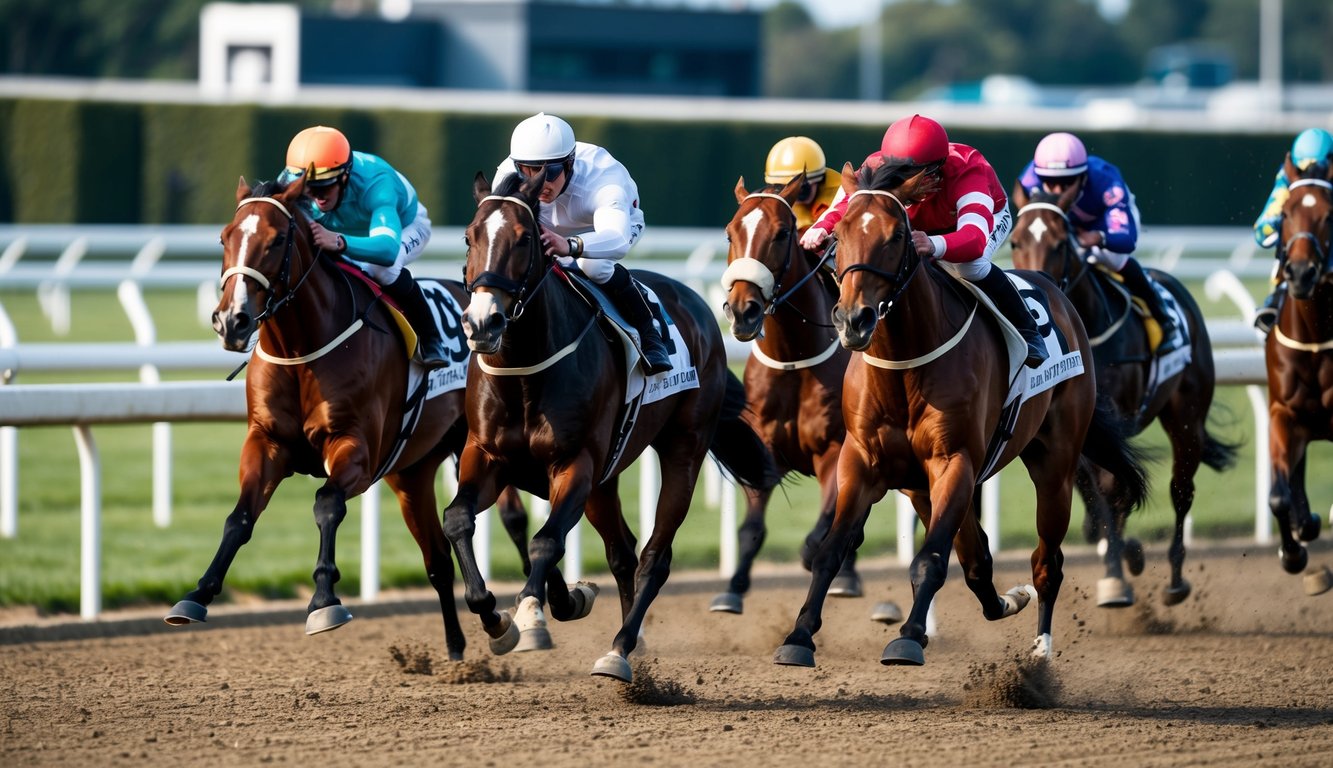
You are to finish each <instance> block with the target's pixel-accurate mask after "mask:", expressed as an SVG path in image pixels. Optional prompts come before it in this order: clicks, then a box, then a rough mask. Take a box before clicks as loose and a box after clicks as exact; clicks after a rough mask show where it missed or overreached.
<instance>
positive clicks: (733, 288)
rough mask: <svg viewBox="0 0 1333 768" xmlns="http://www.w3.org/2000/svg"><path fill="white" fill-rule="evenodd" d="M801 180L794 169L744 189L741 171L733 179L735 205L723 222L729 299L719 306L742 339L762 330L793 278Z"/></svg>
mask: <svg viewBox="0 0 1333 768" xmlns="http://www.w3.org/2000/svg"><path fill="white" fill-rule="evenodd" d="M803 180H804V177H803V176H801V175H797V176H795V177H793V178H792V179H791V181H788V182H787V183H786V184H782V185H779V184H770V185H768V186H765V187H762V188H760V189H759V190H758V191H756V192H748V191H747V190H746V188H745V177H743V176H742V177H741V178H740V179H739V180H738V181H737V182H736V190H735V191H736V202H737V204H738V207H737V209H736V214H735V215H734V216H732V217H731V223H729V224H727V244H728V245H727V270H726V272H724V273H723V274H722V289H723V290H724V291H726V292H727V299H726V302H725V303H724V304H723V305H722V311H723V313H725V314H726V316H727V319H728V320H730V321H731V332H732V334H733V335H735V337H736V338H737V339H740V340H741V341H750V340H751V339H754V338H755V337H757V336H759V335H760V333H761V332H762V331H763V329H764V317H765V315H768V314H771V313H772V312H773V310H774V309H776V307H777V304H778V302H779V298H780V293H781V288H782V285H783V284H784V283H790V282H791V278H792V276H791V275H790V274H789V272H790V271H791V269H792V266H793V264H795V263H796V261H797V259H796V258H795V257H796V256H797V255H802V256H803V253H802V251H801V245H800V243H799V242H798V240H799V237H800V232H799V231H798V227H797V225H796V214H795V212H793V211H792V207H791V206H792V203H793V202H794V201H795V200H796V196H797V195H798V194H800V191H801V184H802V182H803Z"/></svg>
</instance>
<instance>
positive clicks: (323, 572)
mask: <svg viewBox="0 0 1333 768" xmlns="http://www.w3.org/2000/svg"><path fill="white" fill-rule="evenodd" d="M314 512H315V527H317V528H318V529H319V556H318V558H317V559H316V560H315V572H314V574H313V576H314V580H315V593H314V594H313V595H311V596H310V604H309V605H308V606H307V607H306V614H307V615H306V620H305V633H306V634H307V635H314V634H318V633H320V632H327V631H329V630H331V629H337V628H338V627H341V626H342V625H344V624H346V623H347V622H349V621H351V620H352V613H351V612H350V611H348V610H347V608H345V607H344V606H343V604H342V601H341V600H339V599H338V596H337V595H336V594H335V593H334V591H333V585H334V584H337V583H338V580H339V579H340V578H342V574H341V573H340V572H339V571H338V565H337V561H336V550H337V547H336V543H337V537H338V526H339V525H341V524H342V521H343V519H344V518H346V517H347V490H346V489H345V488H344V487H342V486H340V485H338V484H337V483H335V482H334V481H333V479H332V478H330V479H329V480H328V481H326V482H325V483H324V485H322V486H320V489H319V490H318V491H315V508H314Z"/></svg>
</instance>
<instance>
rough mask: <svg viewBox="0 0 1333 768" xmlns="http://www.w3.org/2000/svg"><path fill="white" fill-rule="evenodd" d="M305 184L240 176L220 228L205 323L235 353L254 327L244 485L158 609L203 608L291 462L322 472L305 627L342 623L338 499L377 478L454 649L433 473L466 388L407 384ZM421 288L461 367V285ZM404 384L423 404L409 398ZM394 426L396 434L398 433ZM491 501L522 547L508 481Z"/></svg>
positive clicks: (454, 619)
mask: <svg viewBox="0 0 1333 768" xmlns="http://www.w3.org/2000/svg"><path fill="white" fill-rule="evenodd" d="M303 192H304V182H302V181H297V182H295V183H294V184H291V185H289V186H287V187H286V188H285V189H284V188H282V187H280V186H278V185H276V184H274V183H272V182H267V183H264V184H261V185H260V186H258V187H256V188H254V189H251V188H250V186H249V185H247V184H246V183H245V179H241V182H240V185H239V187H238V188H237V190H236V200H237V205H236V212H235V215H234V217H233V219H232V221H231V223H230V224H228V225H227V226H226V227H225V228H224V229H223V230H222V250H223V261H222V297H221V300H220V301H219V302H218V306H217V309H215V310H214V312H213V328H214V330H215V331H217V333H218V335H219V336H221V337H222V343H223V346H224V347H226V348H227V349H230V350H233V351H237V352H244V351H247V350H249V349H250V346H251V337H252V335H254V334H255V333H256V332H258V341H257V343H256V345H255V347H254V350H255V352H254V355H253V357H251V358H250V360H249V363H248V364H249V368H250V370H249V373H248V374H247V375H246V378H245V390H246V401H247V404H248V410H249V429H248V431H247V433H246V437H245V442H244V443H243V444H242V446H241V459H240V482H241V496H240V499H239V501H238V502H237V503H236V508H235V509H234V510H232V512H231V514H230V515H228V517H227V522H226V525H225V526H224V528H223V533H222V542H221V544H220V545H219V547H218V551H217V554H216V555H215V556H214V558H213V562H212V563H211V564H210V565H209V566H208V569H207V570H206V571H205V572H204V575H203V577H202V578H201V579H199V584H198V586H197V588H196V589H194V590H192V591H191V592H190V593H189V594H188V595H186V597H185V599H184V600H181V601H180V602H179V603H177V604H176V605H175V607H173V608H172V610H171V612H170V613H168V614H167V616H166V621H167V623H168V624H173V625H184V624H189V623H191V622H196V621H204V620H206V618H207V614H208V608H207V606H208V605H209V603H211V602H212V601H213V599H214V598H215V597H217V595H218V593H219V592H220V591H221V590H222V581H223V579H224V578H225V576H226V574H227V570H228V568H230V566H231V563H232V560H233V559H234V558H235V556H236V553H237V551H238V550H239V549H240V548H241V546H242V545H244V544H245V543H246V542H247V541H249V540H250V536H251V534H252V533H253V532H254V527H255V523H256V522H257V521H258V520H259V516H260V514H262V513H263V511H264V509H265V507H267V506H268V502H269V499H270V498H271V497H272V495H273V492H274V491H275V490H277V487H278V484H279V483H281V482H282V480H283V479H284V478H286V477H288V476H290V475H292V474H293V473H300V474H303V475H309V476H311V477H323V478H327V481H326V482H325V483H324V485H323V486H322V487H321V488H320V489H319V490H318V491H316V492H315V507H314V513H315V524H316V525H317V526H318V528H319V539H320V543H319V556H318V560H317V562H316V565H315V572H314V581H315V592H314V594H313V595H312V596H311V598H310V605H309V608H308V610H309V616H308V617H307V620H306V632H307V633H309V634H314V633H316V632H324V631H327V630H330V629H336V628H337V627H340V626H342V625H343V624H345V623H347V622H348V621H350V620H351V618H352V615H351V613H350V612H349V611H348V610H347V609H346V608H345V607H343V605H342V602H341V601H340V600H339V599H338V597H337V596H336V595H335V594H334V591H333V585H334V584H335V583H336V582H337V581H338V579H339V572H338V567H337V565H336V564H335V562H334V540H335V535H336V532H337V529H338V525H339V523H341V522H342V520H343V518H344V517H345V516H346V514H347V500H348V499H349V498H352V497H355V496H358V495H360V494H361V493H363V492H365V491H366V489H367V488H369V487H370V486H371V484H372V483H374V482H375V480H376V479H377V478H378V477H381V476H382V477H383V478H384V479H385V481H386V482H387V483H388V484H389V487H390V488H392V489H393V491H394V493H395V494H396V495H397V496H398V503H399V505H400V506H401V508H402V513H403V520H404V521H405V522H406V523H407V527H408V529H409V530H410V531H411V532H412V536H413V538H415V539H416V541H417V544H418V546H420V548H421V554H422V558H423V559H424V560H425V565H426V573H427V574H428V576H429V579H430V583H431V586H432V587H434V588H435V591H436V593H437V594H438V595H439V599H440V612H441V614H442V615H443V618H444V631H445V643H446V646H447V648H448V652H449V658H450V659H454V660H458V659H462V657H463V649H464V647H465V645H466V641H465V639H464V636H463V631H462V628H461V627H460V625H459V622H458V615H457V609H456V607H455V604H454V597H453V579H454V565H453V558H452V556H451V554H450V551H449V546H448V542H446V541H445V538H444V532H443V530H442V528H441V525H440V522H439V518H437V517H436V509H437V507H436V502H435V490H434V485H435V477H436V470H437V469H438V468H439V466H440V463H441V462H442V461H443V460H444V459H445V458H446V457H448V456H449V455H451V454H456V453H457V452H458V451H459V450H461V448H462V442H463V438H464V437H465V435H466V432H467V427H466V424H465V423H464V422H463V421H462V418H461V417H462V414H463V390H462V389H461V388H455V389H452V390H450V391H446V392H444V393H443V394H438V395H437V394H435V393H434V392H433V391H430V392H428V391H427V389H426V388H424V387H423V388H421V389H419V390H415V392H414V393H409V391H408V382H409V360H408V357H409V353H410V350H408V349H406V348H405V346H404V342H403V340H402V337H401V335H400V334H399V333H397V332H396V331H394V330H393V326H394V324H395V320H394V316H393V315H392V314H391V313H390V310H389V309H388V308H387V307H386V306H385V303H384V301H382V298H383V297H382V295H381V294H380V291H379V289H378V287H377V286H374V285H373V283H372V282H370V281H369V280H368V278H367V279H363V278H360V277H357V276H355V275H353V274H351V273H350V272H349V271H347V270H348V265H346V264H345V263H343V262H342V261H341V260H340V259H337V258H336V257H334V256H333V255H332V254H324V253H323V252H322V251H321V250H319V249H317V248H316V247H315V246H314V244H313V240H312V238H311V233H310V223H309V220H308V219H307V218H306V216H305V214H304V213H303V210H304V209H303V206H302V203H301V195H302V193H303ZM340 265H341V266H340ZM357 274H359V273H357ZM427 288H428V290H427V293H428V295H429V296H431V297H432V299H433V303H434V304H435V306H436V307H437V308H438V310H439V313H440V315H441V318H442V320H443V322H444V323H445V331H446V333H445V336H446V339H449V337H450V336H452V341H451V343H452V345H453V352H454V359H455V362H456V363H458V364H459V365H460V366H466V364H467V359H468V357H469V352H468V350H467V348H466V347H465V346H464V345H463V340H462V333H461V326H460V318H461V306H462V305H463V304H464V303H465V301H464V300H465V299H466V293H465V292H464V291H463V290H462V286H461V285H460V284H458V283H435V282H433V281H432V282H431V283H428V284H427ZM445 291H447V292H448V295H449V296H450V297H452V298H451V299H449V298H446V297H445V296H444V295H443V292H445ZM452 372H453V369H446V370H445V371H444V372H443V373H452ZM437 373H441V372H437ZM410 394H414V401H415V403H417V404H419V410H417V409H415V408H410V407H409V406H411V405H413V404H414V403H409V402H408V399H409V395H410ZM405 416H406V417H407V418H406V420H405V418H404V417H405ZM413 427H415V428H413ZM401 435H407V436H406V439H405V440H401V441H400V436H401ZM500 512H501V519H502V520H503V522H504V526H505V529H506V531H507V532H508V533H509V536H510V538H511V539H513V540H514V541H515V543H516V545H517V546H518V549H519V552H520V554H521V555H524V556H526V550H525V549H524V547H523V544H524V542H525V540H526V539H527V517H526V513H525V512H524V510H523V508H522V506H521V504H519V502H518V497H517V495H516V493H515V492H513V491H512V490H510V491H508V492H507V493H506V494H505V498H504V501H503V503H502V504H501V508H500ZM526 567H527V565H526V562H525V568H526Z"/></svg>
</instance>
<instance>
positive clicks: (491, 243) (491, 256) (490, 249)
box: [482, 208, 505, 272]
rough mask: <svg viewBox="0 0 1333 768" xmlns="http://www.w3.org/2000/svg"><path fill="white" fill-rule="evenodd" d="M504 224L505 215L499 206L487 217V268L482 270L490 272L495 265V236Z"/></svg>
mask: <svg viewBox="0 0 1333 768" xmlns="http://www.w3.org/2000/svg"><path fill="white" fill-rule="evenodd" d="M504 225H505V217H504V214H503V213H501V212H500V209H499V208H496V209H495V210H494V211H491V215H490V216H487V217H486V268H485V269H483V270H482V271H483V272H490V271H492V269H493V268H494V266H495V236H496V235H497V234H499V232H500V229H501V228H503V227H504Z"/></svg>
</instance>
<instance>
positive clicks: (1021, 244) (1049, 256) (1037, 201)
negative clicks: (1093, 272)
mask: <svg viewBox="0 0 1333 768" xmlns="http://www.w3.org/2000/svg"><path fill="white" fill-rule="evenodd" d="M1079 191H1080V190H1079V188H1078V187H1077V186H1074V185H1070V186H1069V187H1068V188H1066V189H1065V191H1063V192H1061V193H1058V194H1057V193H1052V192H1045V191H1042V190H1037V191H1036V192H1034V193H1033V194H1032V196H1031V197H1029V196H1028V191H1027V190H1026V189H1024V188H1023V184H1022V182H1021V181H1019V182H1015V184H1014V190H1013V196H1012V200H1013V203H1014V207H1015V208H1016V209H1017V210H1018V214H1017V215H1016V216H1015V220H1014V233H1013V236H1012V237H1011V238H1010V239H1009V246H1010V248H1012V249H1013V260H1014V268H1015V269H1031V270H1036V271H1041V272H1045V273H1046V274H1048V275H1050V276H1051V278H1052V279H1054V280H1055V282H1056V283H1058V284H1059V286H1060V288H1061V290H1065V291H1068V289H1069V287H1070V286H1071V285H1072V284H1073V283H1074V282H1076V281H1077V280H1078V279H1079V277H1080V276H1082V275H1083V274H1084V273H1085V272H1086V268H1081V267H1082V265H1081V264H1080V263H1079V262H1080V260H1079V249H1078V246H1077V243H1076V241H1075V240H1074V227H1073V225H1072V224H1071V223H1070V221H1069V211H1070V209H1071V208H1072V207H1073V205H1074V200H1075V198H1077V197H1078V193H1079Z"/></svg>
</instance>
